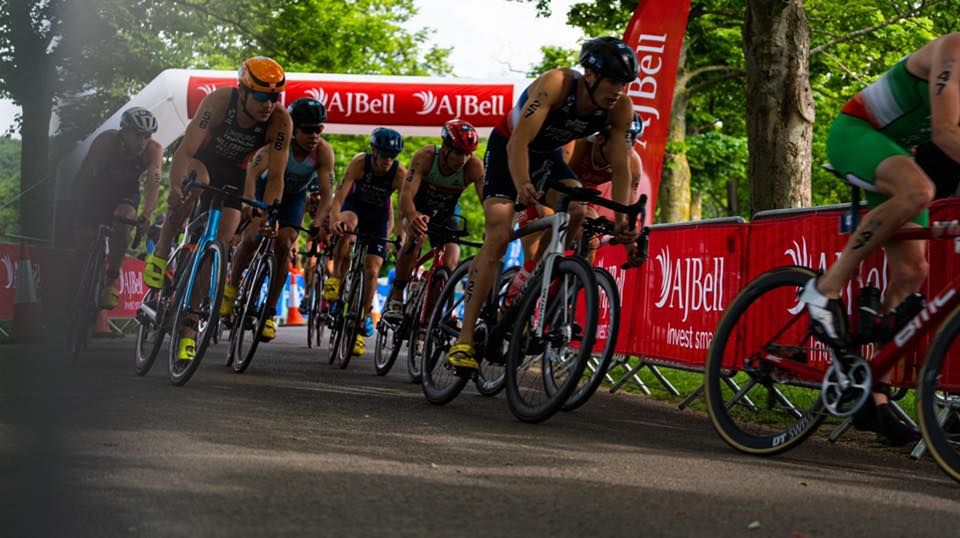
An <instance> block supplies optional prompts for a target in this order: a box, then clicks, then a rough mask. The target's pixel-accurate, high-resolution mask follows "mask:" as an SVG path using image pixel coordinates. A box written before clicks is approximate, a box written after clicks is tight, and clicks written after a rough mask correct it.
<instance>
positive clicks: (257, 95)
mask: <svg viewBox="0 0 960 538" xmlns="http://www.w3.org/2000/svg"><path fill="white" fill-rule="evenodd" d="M250 95H252V96H253V100H254V101H256V102H258V103H263V102H266V101H270V102H271V103H276V102H277V101H279V100H280V94H279V93H267V92H258V91H257V90H250Z"/></svg>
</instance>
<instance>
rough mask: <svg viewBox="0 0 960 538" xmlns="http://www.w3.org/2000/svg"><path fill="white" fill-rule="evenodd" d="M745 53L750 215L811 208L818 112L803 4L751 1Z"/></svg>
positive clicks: (798, 1)
mask: <svg viewBox="0 0 960 538" xmlns="http://www.w3.org/2000/svg"><path fill="white" fill-rule="evenodd" d="M743 52H744V56H745V57H746V62H747V95H748V99H747V139H748V147H749V150H750V160H749V165H748V169H747V174H748V177H749V178H750V211H751V212H757V211H762V210H765V209H779V208H786V207H804V206H809V205H810V165H811V160H812V146H811V143H812V138H813V120H814V115H815V110H814V103H813V94H812V91H811V89H810V80H809V69H808V67H809V54H810V27H809V26H808V24H807V19H806V16H805V14H804V10H803V1H802V0H748V1H747V16H746V24H745V25H744V29H743Z"/></svg>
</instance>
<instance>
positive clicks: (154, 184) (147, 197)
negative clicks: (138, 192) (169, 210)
mask: <svg viewBox="0 0 960 538" xmlns="http://www.w3.org/2000/svg"><path fill="white" fill-rule="evenodd" d="M146 154H147V177H146V182H145V183H144V186H143V187H144V188H143V212H142V213H140V217H142V218H144V219H146V220H150V217H151V216H152V215H153V210H154V209H156V208H157V197H158V195H159V193H160V176H161V174H162V171H161V170H162V168H163V146H161V145H160V143H159V142H157V141H155V140H151V141H150V143H149V144H147V150H146Z"/></svg>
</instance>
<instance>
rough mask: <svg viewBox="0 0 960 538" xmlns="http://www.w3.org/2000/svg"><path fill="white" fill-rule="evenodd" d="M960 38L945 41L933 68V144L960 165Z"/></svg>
mask: <svg viewBox="0 0 960 538" xmlns="http://www.w3.org/2000/svg"><path fill="white" fill-rule="evenodd" d="M958 81H960V34H950V35H948V36H945V37H943V38H942V39H941V41H940V44H939V46H937V48H936V49H935V50H934V51H933V62H932V64H931V66H930V116H931V118H930V123H931V127H932V128H933V143H934V144H936V145H937V146H939V147H940V149H942V150H943V152H944V153H946V154H947V155H948V156H949V157H950V158H951V159H953V160H954V161H960V125H958V124H960V82H958Z"/></svg>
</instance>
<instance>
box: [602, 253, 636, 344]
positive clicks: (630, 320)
mask: <svg viewBox="0 0 960 538" xmlns="http://www.w3.org/2000/svg"><path fill="white" fill-rule="evenodd" d="M626 261H627V255H626V251H625V250H624V248H623V246H620V245H605V246H603V247H600V249H599V250H598V251H597V258H596V260H594V265H595V266H597V267H602V268H604V269H606V270H607V271H609V272H610V274H611V275H612V276H613V278H614V279H615V280H616V281H617V288H619V290H620V305H621V308H620V333H619V335H618V338H617V345H616V346H615V347H614V350H615V351H616V352H617V353H621V354H630V353H636V352H635V351H633V348H632V347H631V344H630V338H631V336H630V335H631V333H632V332H633V328H634V327H637V326H638V325H640V324H642V323H643V319H642V318H641V317H639V313H640V312H641V311H642V308H641V305H643V300H642V298H641V296H640V292H641V290H640V287H641V286H640V274H641V271H640V270H639V269H623V268H621V267H620V266H621V265H623V264H624V263H625V262H626ZM604 298H605V296H604ZM598 319H599V321H598V322H597V341H596V343H595V344H594V348H595V349H600V348H601V347H602V346H604V345H606V341H607V334H608V331H609V326H608V323H609V319H610V305H609V304H607V301H606V300H601V301H600V316H599V318H598Z"/></svg>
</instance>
